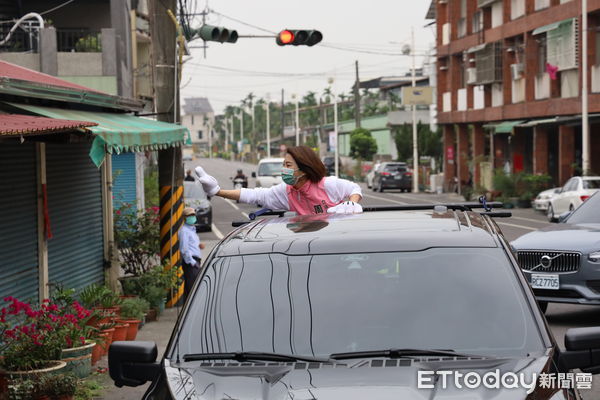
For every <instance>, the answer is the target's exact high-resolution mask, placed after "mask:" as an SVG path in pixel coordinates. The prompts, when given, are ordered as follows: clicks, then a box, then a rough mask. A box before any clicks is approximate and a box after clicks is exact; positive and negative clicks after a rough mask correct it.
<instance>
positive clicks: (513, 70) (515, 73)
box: [510, 63, 524, 81]
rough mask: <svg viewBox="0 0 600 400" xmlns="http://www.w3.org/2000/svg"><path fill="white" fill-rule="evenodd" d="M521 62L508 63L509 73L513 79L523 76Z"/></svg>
mask: <svg viewBox="0 0 600 400" xmlns="http://www.w3.org/2000/svg"><path fill="white" fill-rule="evenodd" d="M523 71H524V69H523V64H522V63H519V64H511V65H510V75H511V76H512V79H513V81H516V80H517V79H521V78H522V77H523Z"/></svg>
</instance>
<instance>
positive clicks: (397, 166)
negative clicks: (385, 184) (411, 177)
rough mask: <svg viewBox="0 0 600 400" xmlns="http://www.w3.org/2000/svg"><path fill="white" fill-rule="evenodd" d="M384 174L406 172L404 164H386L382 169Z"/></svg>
mask: <svg viewBox="0 0 600 400" xmlns="http://www.w3.org/2000/svg"><path fill="white" fill-rule="evenodd" d="M383 170H384V171H386V172H396V171H398V172H406V165H404V164H387V165H386V166H385V167H384V168H383Z"/></svg>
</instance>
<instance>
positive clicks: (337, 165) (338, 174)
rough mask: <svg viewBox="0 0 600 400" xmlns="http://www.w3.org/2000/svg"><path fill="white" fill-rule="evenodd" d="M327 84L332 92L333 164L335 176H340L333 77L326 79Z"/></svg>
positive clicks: (335, 96)
mask: <svg viewBox="0 0 600 400" xmlns="http://www.w3.org/2000/svg"><path fill="white" fill-rule="evenodd" d="M327 82H328V83H329V86H331V91H332V92H333V136H334V141H335V151H334V155H333V158H334V165H335V176H336V177H339V176H340V171H339V169H340V164H339V161H338V157H339V146H338V144H339V143H338V107H337V93H336V91H335V89H334V87H333V83H334V82H335V80H334V79H333V78H329V79H328V80H327Z"/></svg>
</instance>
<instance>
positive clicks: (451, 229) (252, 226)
mask: <svg viewBox="0 0 600 400" xmlns="http://www.w3.org/2000/svg"><path fill="white" fill-rule="evenodd" d="M496 236H497V233H496V228H495V227H494V226H492V224H490V223H489V222H488V221H487V220H486V218H484V217H482V216H481V215H480V214H478V213H475V212H470V211H469V212H465V211H454V210H448V211H446V212H434V211H432V210H422V211H416V210H415V211H412V210H411V211H377V212H365V213H362V214H352V215H336V214H329V215H328V214H322V215H311V216H297V217H283V218H265V219H261V220H258V221H254V222H251V223H249V224H247V225H244V226H243V227H241V228H239V229H238V230H236V231H234V232H232V234H230V235H229V236H228V237H227V238H226V239H225V240H224V241H223V242H222V243H221V244H220V245H219V248H218V249H217V250H216V253H215V254H216V256H217V257H220V256H233V255H250V254H264V253H284V254H289V255H306V254H337V253H355V252H387V251H420V250H425V249H428V248H431V247H498V246H499V242H498V240H497V238H496Z"/></svg>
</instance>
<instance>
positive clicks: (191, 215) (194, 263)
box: [179, 207, 204, 301]
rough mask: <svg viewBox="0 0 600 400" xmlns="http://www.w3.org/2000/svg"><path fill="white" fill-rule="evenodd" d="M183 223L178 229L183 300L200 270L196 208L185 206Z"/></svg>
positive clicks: (200, 258)
mask: <svg viewBox="0 0 600 400" xmlns="http://www.w3.org/2000/svg"><path fill="white" fill-rule="evenodd" d="M183 218H184V223H183V225H182V226H181V228H180V229H179V251H180V252H181V259H182V264H183V280H184V287H183V300H184V301H185V300H186V299H187V297H188V295H189V293H190V290H191V289H192V286H193V285H194V281H195V280H196V278H197V277H198V273H199V272H200V266H201V261H202V251H201V250H202V249H204V244H203V243H200V238H199V237H198V234H197V233H196V210H194V209H193V208H192V207H186V208H185V209H184V210H183Z"/></svg>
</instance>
